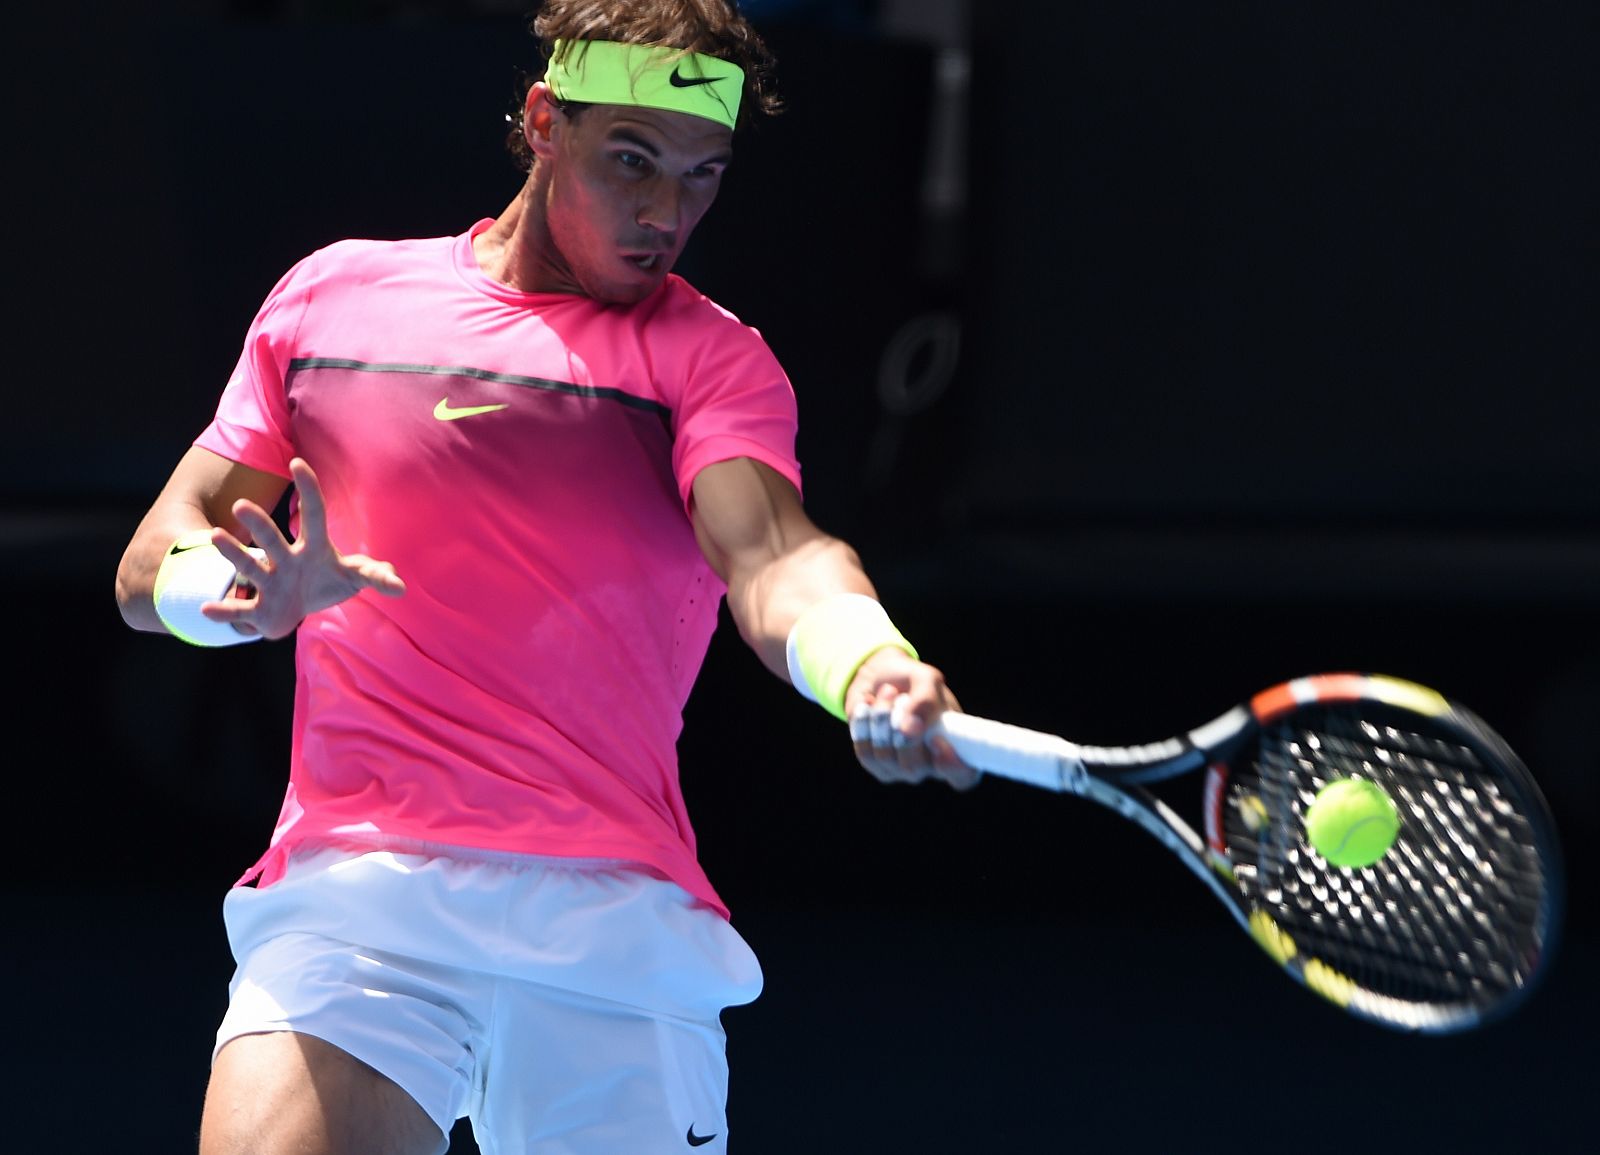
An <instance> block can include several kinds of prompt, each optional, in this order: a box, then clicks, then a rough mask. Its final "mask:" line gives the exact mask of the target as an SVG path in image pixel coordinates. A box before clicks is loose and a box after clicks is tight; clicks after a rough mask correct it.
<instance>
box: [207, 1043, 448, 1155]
mask: <svg viewBox="0 0 1600 1155" xmlns="http://www.w3.org/2000/svg"><path fill="white" fill-rule="evenodd" d="M447 1146H448V1140H447V1139H446V1137H445V1136H444V1135H442V1134H441V1133H440V1131H439V1128H438V1127H437V1126H435V1124H434V1122H433V1120H431V1119H430V1118H428V1115H427V1113H426V1112H424V1111H423V1110H422V1108H421V1107H419V1106H418V1105H417V1103H416V1101H415V1100H414V1099H412V1098H411V1096H410V1095H408V1094H406V1092H404V1091H402V1090H401V1089H400V1088H399V1087H398V1086H397V1085H395V1083H393V1082H392V1081H391V1080H389V1079H388V1078H386V1077H384V1076H383V1075H380V1074H378V1072H377V1071H374V1070H373V1069H372V1068H371V1067H369V1066H367V1065H366V1064H365V1063H363V1062H361V1061H360V1060H358V1059H355V1058H353V1057H352V1056H350V1055H349V1054H347V1053H345V1052H344V1051H342V1050H340V1049H339V1048H338V1047H335V1046H334V1045H333V1044H332V1043H327V1042H324V1041H323V1040H321V1039H318V1038H315V1037H313V1036H310V1035H303V1034H297V1033H295V1032H292V1031H275V1032H271V1033H268V1034H255V1035H241V1036H239V1037H237V1038H235V1039H233V1040H231V1041H230V1042H228V1043H227V1044H226V1045H224V1046H223V1048H222V1050H221V1051H220V1052H218V1054H217V1057H216V1060H215V1062H214V1063H213V1064H212V1069H211V1082H210V1084H209V1086H208V1087H207V1088H206V1100H205V1112H204V1115H203V1116H202V1118H201V1124H200V1152H201V1155H247V1153H248V1155H287V1153H289V1152H293V1153H295V1155H438V1153H440V1152H443V1151H444V1150H445V1149H446V1147H447Z"/></svg>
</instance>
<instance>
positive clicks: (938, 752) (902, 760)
mask: <svg viewBox="0 0 1600 1155" xmlns="http://www.w3.org/2000/svg"><path fill="white" fill-rule="evenodd" d="M914 704H915V702H914V699H913V697H912V696H911V695H909V694H905V693H901V692H899V691H897V690H895V689H894V688H893V687H884V688H883V689H882V690H881V691H880V692H879V693H878V694H877V695H875V696H874V700H873V701H871V702H863V703H861V704H860V705H859V706H857V707H856V710H855V713H854V714H852V715H851V718H850V738H851V742H852V743H853V744H854V746H855V752H856V759H857V760H858V761H859V762H860V763H861V765H862V766H863V767H865V768H866V770H867V771H868V772H869V773H870V774H872V776H873V777H875V778H877V779H878V780H879V781H880V782H888V783H896V782H903V783H916V782H925V781H927V780H928V779H930V778H937V779H939V780H940V781H943V782H945V783H946V784H948V785H950V786H952V787H954V788H955V789H957V790H970V789H971V788H972V787H974V786H976V785H977V784H978V780H979V777H980V775H979V773H978V771H976V770H974V769H973V768H972V767H970V766H968V765H966V763H964V762H962V761H961V759H960V758H959V757H957V755H956V752H955V750H954V749H953V748H952V747H951V746H950V744H949V743H948V742H947V741H945V740H944V739H943V738H942V737H934V738H932V739H929V738H928V736H927V724H926V723H925V722H924V720H923V719H922V717H921V716H920V715H919V714H918V712H917V711H916V710H915V709H914V708H913V707H914Z"/></svg>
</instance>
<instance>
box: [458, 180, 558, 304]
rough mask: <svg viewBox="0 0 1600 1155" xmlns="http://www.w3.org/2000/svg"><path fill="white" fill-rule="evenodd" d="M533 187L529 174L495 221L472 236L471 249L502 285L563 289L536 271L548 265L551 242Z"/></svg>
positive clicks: (524, 289) (529, 289)
mask: <svg viewBox="0 0 1600 1155" xmlns="http://www.w3.org/2000/svg"><path fill="white" fill-rule="evenodd" d="M534 186H535V182H534V179H533V177H532V176H529V178H528V180H527V182H526V183H525V184H524V185H523V186H522V189H521V190H520V191H519V192H518V193H517V195H516V196H515V197H514V198H513V199H512V201H511V203H510V204H508V205H507V206H506V207H505V210H504V211H503V212H501V214H500V215H499V216H497V217H496V218H495V220H494V224H492V225H490V226H489V227H488V228H487V229H485V230H484V231H483V232H481V233H479V234H478V235H477V236H476V237H474V238H473V241H472V252H473V255H474V256H475V257H477V259H478V267H479V268H480V269H482V270H483V272H484V274H485V275H486V276H489V277H492V278H494V279H495V280H496V281H499V282H500V283H501V284H502V285H507V286H509V287H511V288H513V289H516V290H518V291H519V292H524V293H537V292H545V291H552V290H553V291H562V290H561V289H560V288H559V287H556V286H552V285H551V284H549V278H548V277H547V276H541V275H540V272H539V270H540V269H541V268H544V267H546V266H547V264H548V261H547V255H548V254H549V252H550V251H551V241H550V232H549V230H548V229H547V228H546V227H545V223H544V217H543V214H542V213H541V212H540V211H539V209H540V206H539V202H538V199H537V195H536V193H535V187H534Z"/></svg>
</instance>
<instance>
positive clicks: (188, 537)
mask: <svg viewBox="0 0 1600 1155" xmlns="http://www.w3.org/2000/svg"><path fill="white" fill-rule="evenodd" d="M250 552H251V553H254V554H258V555H261V551H260V550H256V549H252V550H251V551H250ZM261 556H265V555H261ZM238 576H239V575H238V571H237V570H236V569H234V566H233V563H232V562H231V561H229V560H228V559H227V558H225V557H223V556H222V554H221V552H220V551H219V550H218V549H217V547H216V546H214V545H212V544H211V533H210V531H209V530H201V531H199V532H197V533H187V534H184V535H183V536H182V537H180V538H179V539H178V540H177V541H175V542H173V543H172V545H171V547H170V548H169V549H168V550H167V556H166V557H165V558H163V559H162V560H161V569H160V570H159V571H158V572H157V573H156V588H155V603H156V616H157V617H159V618H160V619H161V624H162V625H164V626H166V627H167V631H168V632H169V633H171V634H172V636H173V637H176V638H181V639H182V640H183V641H186V642H188V643H189V644H190V645H192V646H237V645H240V644H242V643H244V642H255V641H260V639H261V635H260V634H241V633H240V632H239V631H238V630H236V629H234V628H233V626H232V625H230V624H229V623H227V622H214V621H212V620H211V619H210V618H208V617H206V616H205V615H204V614H202V613H201V612H200V607H201V606H202V605H204V604H205V603H206V602H220V601H222V600H223V599H224V598H226V597H227V596H228V592H229V591H230V590H232V589H233V585H234V582H235V581H237V580H238Z"/></svg>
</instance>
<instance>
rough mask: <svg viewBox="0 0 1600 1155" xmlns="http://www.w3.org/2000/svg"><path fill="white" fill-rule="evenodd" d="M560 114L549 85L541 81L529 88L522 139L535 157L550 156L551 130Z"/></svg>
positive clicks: (525, 104)
mask: <svg viewBox="0 0 1600 1155" xmlns="http://www.w3.org/2000/svg"><path fill="white" fill-rule="evenodd" d="M560 114H561V110H560V109H558V108H557V107H556V103H555V98H554V97H553V96H551V95H550V86H549V85H548V84H546V83H545V82H544V81H542V80H540V81H536V82H535V83H534V84H532V85H530V86H529V87H528V96H527V99H526V100H525V101H524V102H523V105H522V137H523V139H524V140H526V141H527V142H528V147H529V148H530V149H532V150H533V155H534V156H549V155H550V151H551V148H550V130H551V127H552V125H553V122H554V121H555V118H556V117H557V116H559V115H560Z"/></svg>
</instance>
